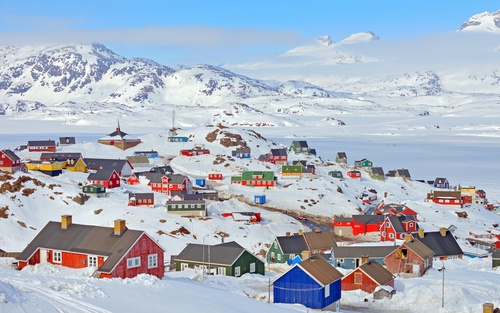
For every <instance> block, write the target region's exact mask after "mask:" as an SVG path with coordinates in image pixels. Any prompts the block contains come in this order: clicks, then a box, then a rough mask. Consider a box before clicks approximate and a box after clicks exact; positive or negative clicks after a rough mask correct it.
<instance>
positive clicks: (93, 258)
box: [89, 256, 97, 267]
mask: <svg viewBox="0 0 500 313" xmlns="http://www.w3.org/2000/svg"><path fill="white" fill-rule="evenodd" d="M89 267H97V257H96V256H89Z"/></svg>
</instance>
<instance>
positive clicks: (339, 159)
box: [335, 152, 347, 164]
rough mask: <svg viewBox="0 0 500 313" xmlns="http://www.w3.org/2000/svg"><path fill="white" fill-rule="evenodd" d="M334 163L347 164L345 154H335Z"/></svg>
mask: <svg viewBox="0 0 500 313" xmlns="http://www.w3.org/2000/svg"><path fill="white" fill-rule="evenodd" d="M335 162H337V163H342V164H347V154H346V153H345V152H337V155H335Z"/></svg>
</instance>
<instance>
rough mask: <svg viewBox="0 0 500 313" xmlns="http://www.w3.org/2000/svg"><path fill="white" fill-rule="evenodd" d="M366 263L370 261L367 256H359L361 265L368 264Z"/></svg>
mask: <svg viewBox="0 0 500 313" xmlns="http://www.w3.org/2000/svg"><path fill="white" fill-rule="evenodd" d="M368 261H370V257H368V256H367V255H362V256H361V265H363V264H365V263H368Z"/></svg>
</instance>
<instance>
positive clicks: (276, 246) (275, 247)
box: [274, 241, 278, 249]
mask: <svg viewBox="0 0 500 313" xmlns="http://www.w3.org/2000/svg"><path fill="white" fill-rule="evenodd" d="M274 249H278V243H277V242H276V241H275V242H274Z"/></svg>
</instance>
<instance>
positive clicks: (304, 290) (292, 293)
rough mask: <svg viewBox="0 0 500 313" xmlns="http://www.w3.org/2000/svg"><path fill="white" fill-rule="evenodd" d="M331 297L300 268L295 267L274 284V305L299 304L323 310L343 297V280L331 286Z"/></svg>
mask: <svg viewBox="0 0 500 313" xmlns="http://www.w3.org/2000/svg"><path fill="white" fill-rule="evenodd" d="M329 288H330V296H329V297H328V298H325V289H324V287H322V286H321V285H319V284H318V283H317V282H316V281H315V280H314V279H313V278H311V277H310V276H309V275H308V274H306V273H305V272H304V271H303V270H302V269H301V268H300V267H299V266H295V267H293V268H292V269H291V270H290V271H288V272H287V273H286V274H284V275H283V276H281V277H280V278H278V279H277V280H276V281H274V283H273V296H274V301H273V302H274V303H298V304H302V305H304V306H306V307H308V308H311V309H322V308H324V307H326V306H328V305H330V304H332V303H334V302H335V301H337V300H339V299H340V297H341V280H340V279H339V280H337V281H335V282H333V283H332V284H330V287H329Z"/></svg>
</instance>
